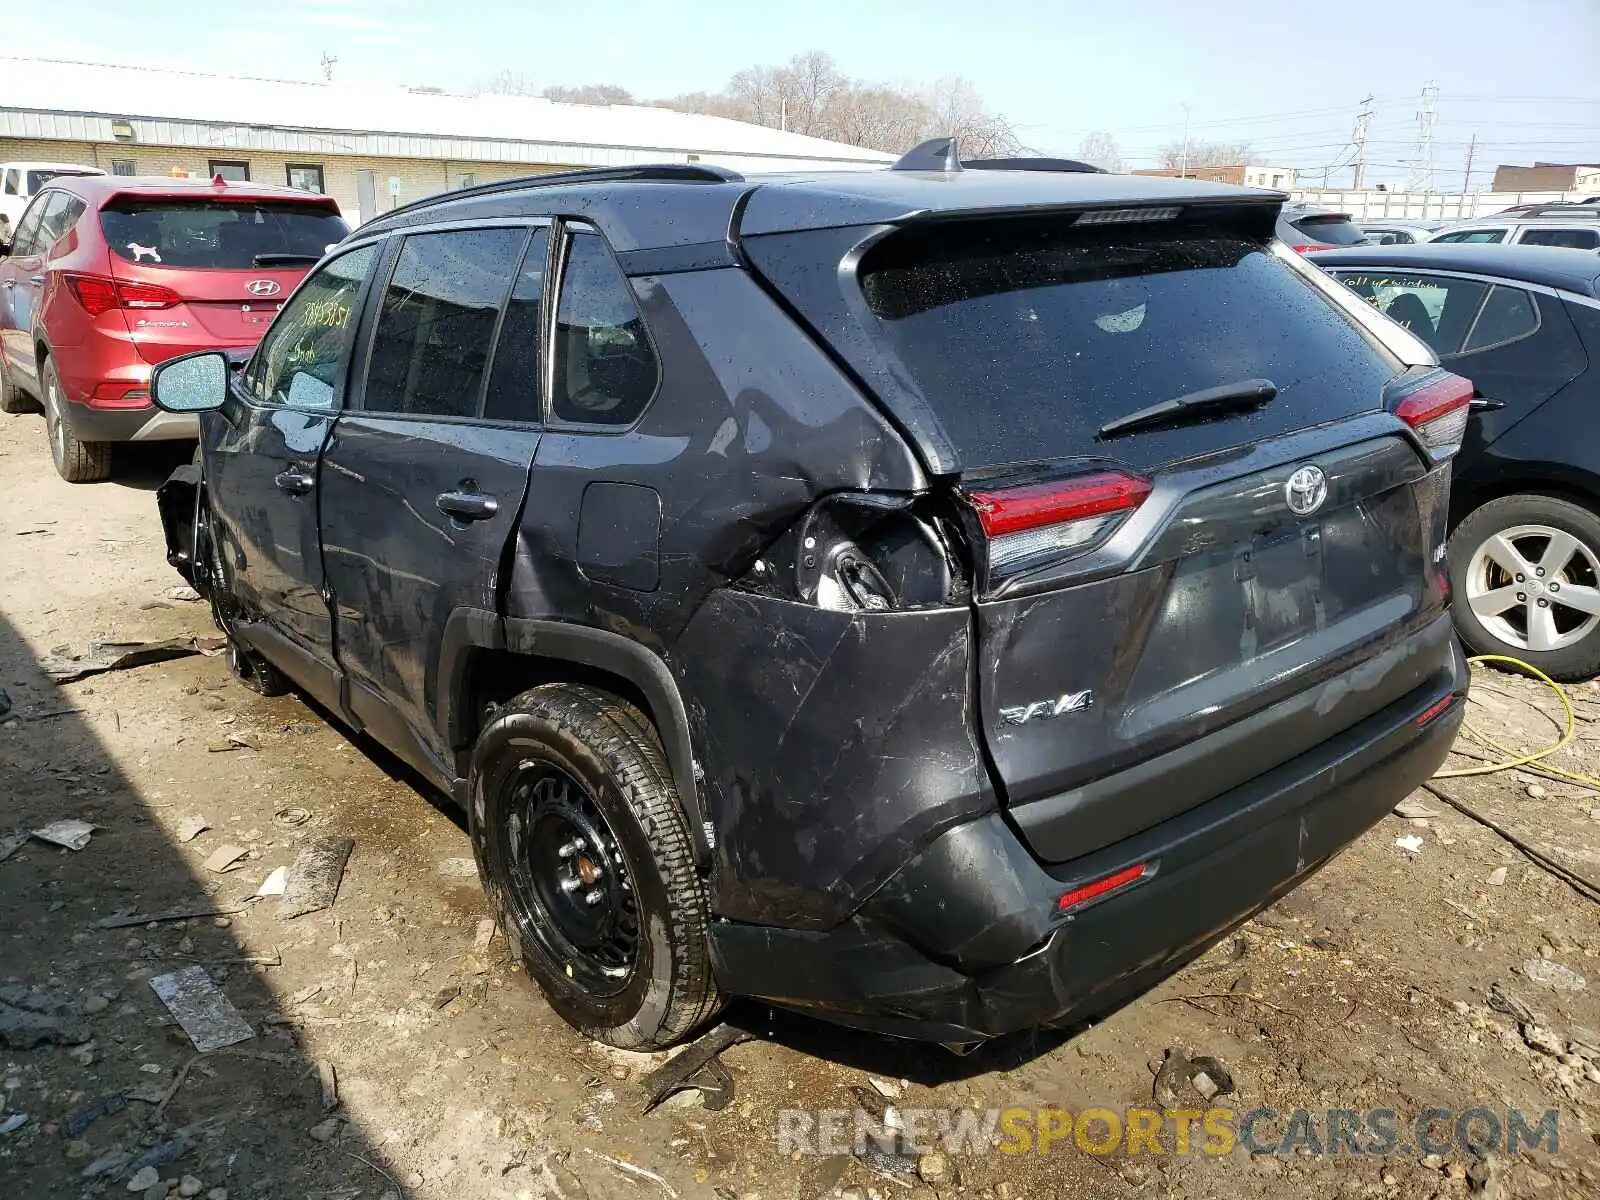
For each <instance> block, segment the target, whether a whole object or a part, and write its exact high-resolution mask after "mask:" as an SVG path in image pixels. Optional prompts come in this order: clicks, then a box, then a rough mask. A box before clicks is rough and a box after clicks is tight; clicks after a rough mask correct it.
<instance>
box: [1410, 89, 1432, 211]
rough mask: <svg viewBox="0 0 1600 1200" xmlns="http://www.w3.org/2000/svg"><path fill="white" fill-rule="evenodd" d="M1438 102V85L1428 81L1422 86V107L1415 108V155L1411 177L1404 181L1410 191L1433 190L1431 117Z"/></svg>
mask: <svg viewBox="0 0 1600 1200" xmlns="http://www.w3.org/2000/svg"><path fill="white" fill-rule="evenodd" d="M1438 103H1439V85H1438V84H1437V83H1433V82H1429V83H1426V84H1424V85H1423V87H1422V107H1421V108H1419V109H1418V110H1417V157H1416V160H1415V161H1414V162H1413V163H1412V164H1411V177H1410V179H1408V180H1407V181H1406V190H1407V191H1410V192H1431V191H1433V118H1434V113H1435V111H1436V109H1437V107H1438Z"/></svg>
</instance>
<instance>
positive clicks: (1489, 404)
mask: <svg viewBox="0 0 1600 1200" xmlns="http://www.w3.org/2000/svg"><path fill="white" fill-rule="evenodd" d="M1505 406H1506V402H1505V401H1504V400H1491V399H1489V398H1488V397H1487V396H1474V397H1473V398H1472V403H1471V404H1470V405H1469V406H1468V407H1470V408H1471V410H1472V411H1473V412H1497V411H1499V410H1500V409H1502V408H1504V407H1505Z"/></svg>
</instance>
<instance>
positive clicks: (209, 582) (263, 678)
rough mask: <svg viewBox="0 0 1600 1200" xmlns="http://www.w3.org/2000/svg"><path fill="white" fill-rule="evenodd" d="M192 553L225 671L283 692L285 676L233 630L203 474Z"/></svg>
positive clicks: (263, 691) (259, 689) (264, 689)
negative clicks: (221, 644)
mask: <svg viewBox="0 0 1600 1200" xmlns="http://www.w3.org/2000/svg"><path fill="white" fill-rule="evenodd" d="M199 458H200V451H199V450H198V449H196V450H195V459H196V461H197V462H198V461H199ZM194 554H195V559H196V562H197V563H203V564H204V571H205V575H204V579H205V587H204V588H203V589H202V590H203V592H204V594H205V596H206V598H207V599H208V600H210V601H211V619H212V620H213V621H214V622H216V626H217V628H218V629H220V630H222V632H223V633H224V634H226V635H227V638H228V673H229V674H231V675H232V676H233V677H234V678H235V679H237V680H238V681H239V682H240V683H242V684H243V685H244V686H245V687H247V688H249V689H250V690H251V691H252V692H254V693H255V694H256V695H258V696H281V695H283V694H284V693H285V692H287V691H289V687H290V685H289V680H288V678H287V676H285V675H284V673H283V672H282V671H280V670H278V668H277V667H275V666H273V665H272V664H271V663H269V662H268V661H267V660H266V659H264V658H262V657H261V655H259V654H257V653H256V652H255V651H254V650H252V649H250V647H248V646H246V645H245V644H244V643H243V642H241V641H240V640H239V637H238V635H237V634H236V633H234V631H233V628H232V621H231V620H230V617H231V615H232V613H233V611H234V609H235V607H236V606H235V604H234V602H233V596H232V594H231V593H230V592H229V591H228V577H227V576H226V575H225V574H224V573H223V570H222V543H221V539H219V538H218V537H217V534H216V526H215V524H213V522H212V520H211V504H210V502H209V501H208V500H207V499H206V485H205V480H204V479H203V478H202V479H201V481H200V488H199V491H198V492H196V494H195V502H194Z"/></svg>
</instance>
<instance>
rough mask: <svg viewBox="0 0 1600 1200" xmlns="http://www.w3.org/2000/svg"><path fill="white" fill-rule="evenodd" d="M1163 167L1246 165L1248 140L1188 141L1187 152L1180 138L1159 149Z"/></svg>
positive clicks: (1248, 154) (1247, 160) (1247, 162)
mask: <svg viewBox="0 0 1600 1200" xmlns="http://www.w3.org/2000/svg"><path fill="white" fill-rule="evenodd" d="M1160 159H1161V165H1162V166H1163V167H1181V166H1183V165H1184V163H1185V162H1187V163H1188V165H1189V166H1191V167H1233V166H1240V165H1248V164H1249V163H1250V160H1251V155H1250V143H1249V142H1195V141H1191V142H1189V144H1188V146H1187V152H1186V149H1185V146H1184V143H1183V141H1182V139H1179V140H1178V141H1176V142H1169V143H1168V144H1167V145H1165V146H1163V147H1162V148H1161V150H1160Z"/></svg>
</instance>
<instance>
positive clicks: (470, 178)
mask: <svg viewBox="0 0 1600 1200" xmlns="http://www.w3.org/2000/svg"><path fill="white" fill-rule="evenodd" d="M477 182H478V177H477V176H476V175H475V174H473V173H472V172H471V171H463V172H461V174H459V175H457V176H456V187H458V188H469V187H472V186H473V185H474V184H476V183H477Z"/></svg>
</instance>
